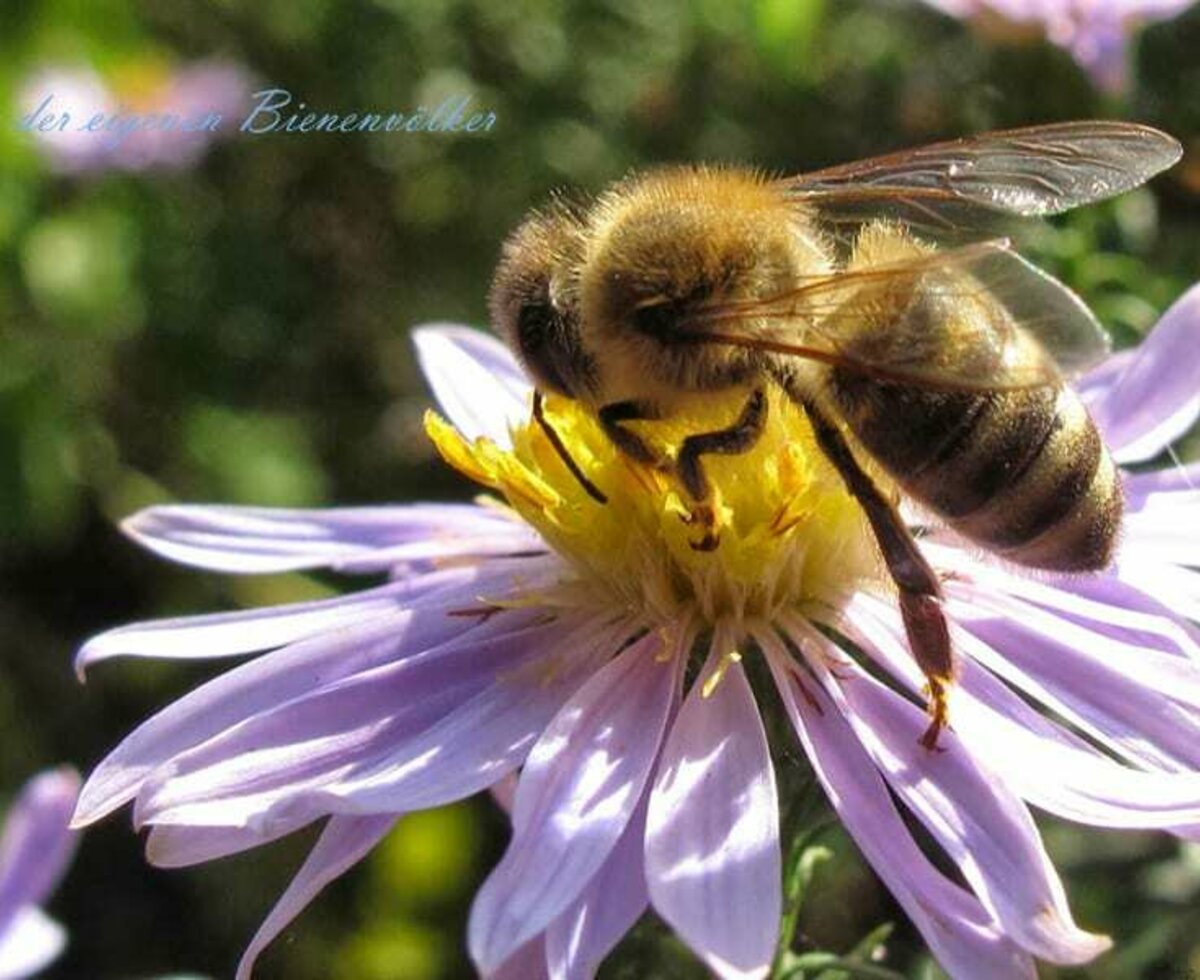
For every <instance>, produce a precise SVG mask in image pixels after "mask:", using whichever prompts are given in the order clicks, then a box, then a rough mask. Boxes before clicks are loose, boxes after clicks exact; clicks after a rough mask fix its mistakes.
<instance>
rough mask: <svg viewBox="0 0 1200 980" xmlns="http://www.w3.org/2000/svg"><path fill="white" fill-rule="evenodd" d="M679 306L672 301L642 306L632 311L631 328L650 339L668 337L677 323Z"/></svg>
mask: <svg viewBox="0 0 1200 980" xmlns="http://www.w3.org/2000/svg"><path fill="white" fill-rule="evenodd" d="M679 314H680V304H679V303H678V302H674V301H667V302H663V303H655V304H654V305H653V306H642V307H639V308H638V309H636V310H634V311H633V326H634V328H635V329H636V330H638V331H639V332H641V333H644V334H646V335H647V336H650V337H668V336H670V335H671V334H672V333H673V332H674V331H675V329H676V325H677V324H678V322H679Z"/></svg>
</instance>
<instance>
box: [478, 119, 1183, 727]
mask: <svg viewBox="0 0 1200 980" xmlns="http://www.w3.org/2000/svg"><path fill="white" fill-rule="evenodd" d="M1180 152H1181V151H1180V147H1179V144H1178V143H1177V142H1176V141H1175V140H1174V139H1172V138H1171V137H1170V136H1167V135H1166V134H1164V133H1161V132H1158V131H1157V130H1154V129H1150V128H1148V127H1145V126H1140V125H1135V124H1130V123H1122V122H1074V123H1063V124H1056V125H1046V126H1034V127H1028V128H1024V129H1014V130H1007V131H1002V132H993V133H986V134H983V135H977V136H971V137H967V138H964V139H959V140H953V141H949V142H944V143H936V144H933V145H930V146H925V147H921V148H918V149H911V150H907V151H903V152H899V153H894V154H890V155H886V156H882V157H876V158H872V159H868V160H862V161H858V162H855V163H850V164H846V165H842V166H836V167H831V168H829V169H825V170H819V171H816V172H812V173H807V174H801V175H799V176H793V177H787V178H783V179H773V178H769V177H767V176H764V175H762V174H760V173H757V172H753V171H750V170H744V169H737V168H708V167H686V168H672V169H663V170H658V171H652V172H649V173H645V174H640V175H635V176H632V177H629V178H627V179H625V180H623V181H620V182H619V183H617V184H615V185H614V186H612V187H611V188H609V189H608V190H607V191H605V192H604V193H603V194H601V195H600V196H599V197H598V198H597V199H596V200H595V201H594V202H592V203H591V204H590V205H586V206H584V205H578V204H570V203H567V202H564V201H555V202H553V203H552V204H551V205H550V206H549V207H547V208H545V209H543V210H539V211H536V212H534V213H533V214H532V215H531V216H530V217H528V218H527V219H526V221H525V222H524V223H523V224H522V225H521V226H520V227H518V228H517V230H516V231H515V232H514V233H513V234H512V236H511V237H510V238H509V240H508V242H507V243H506V244H505V246H504V249H503V253H502V256H501V259H500V262H499V265H498V268H497V271H496V275H495V279H494V282H493V286H492V290H491V294H490V299H489V306H490V314H491V321H492V326H493V328H494V329H495V330H496V331H497V332H498V333H499V334H500V335H501V336H502V337H504V338H505V339H506V340H507V342H508V343H509V345H510V346H511V347H512V349H513V351H514V352H515V353H516V355H517V356H518V358H519V359H520V360H521V362H522V363H523V364H524V366H525V368H526V369H527V371H528V373H529V374H530V376H531V377H532V378H533V379H534V382H535V385H536V388H537V389H538V390H537V393H535V396H534V417H535V419H537V420H538V422H539V423H540V424H541V425H542V427H543V428H544V429H545V430H546V433H547V435H548V436H549V437H550V440H551V442H552V443H553V444H554V446H555V448H556V450H557V451H558V453H559V455H560V456H561V457H562V458H563V460H564V462H565V463H566V464H567V466H568V467H569V468H570V469H571V472H572V473H573V474H574V475H575V477H576V479H578V480H579V481H580V483H581V484H582V485H583V486H584V488H585V489H586V490H587V492H588V493H589V494H590V495H591V496H592V497H593V498H594V499H595V500H596V501H597V502H599V503H603V502H605V500H606V498H605V495H604V493H603V488H601V487H597V486H595V485H594V484H593V483H592V482H591V481H590V480H589V479H588V477H587V476H586V475H585V474H583V473H582V471H581V470H580V469H579V467H578V466H577V465H576V464H575V463H574V461H573V460H572V459H571V458H570V454H569V453H568V452H567V451H566V450H565V448H564V446H563V444H562V442H561V440H560V439H558V437H557V435H556V434H555V432H554V430H553V428H552V427H551V426H550V425H549V423H548V422H547V420H546V418H545V415H544V413H543V412H542V408H541V405H542V401H541V398H542V396H541V392H547V391H548V392H555V393H557V394H559V395H562V396H566V397H568V398H571V399H575V400H577V401H579V402H581V403H583V404H584V405H586V406H587V407H589V408H590V409H591V410H593V411H594V413H595V415H596V417H597V418H598V420H599V423H600V425H601V426H602V428H603V430H604V432H605V433H606V434H607V436H608V437H609V438H610V439H611V441H612V442H613V443H614V445H615V446H616V447H617V448H618V449H619V450H620V451H621V452H622V453H624V454H626V455H627V456H628V457H630V458H632V459H633V460H636V461H637V462H639V463H642V464H645V465H648V466H653V467H657V468H660V469H662V470H665V471H668V472H670V473H672V474H673V475H674V476H675V478H676V479H677V480H678V482H679V484H680V485H681V486H682V488H683V489H684V490H685V491H686V494H687V496H688V497H689V498H690V500H691V503H692V515H691V520H692V521H694V522H695V523H696V525H697V526H698V528H699V529H700V530H699V536H698V538H697V539H696V540H695V541H694V542H693V547H694V548H697V549H699V550H711V549H715V548H717V547H718V546H719V543H720V541H719V535H718V532H717V529H716V524H715V518H714V516H713V507H712V499H713V492H712V488H711V485H710V482H709V480H708V478H707V476H706V474H705V469H704V464H703V457H705V456H707V455H711V454H738V453H743V452H746V451H747V450H749V449H750V448H751V447H752V446H753V445H754V443H755V441H756V439H757V438H758V437H759V435H760V434H761V432H762V430H763V426H764V422H765V420H766V415H767V412H768V406H769V404H770V400H769V398H768V389H769V388H771V387H772V386H774V387H775V388H777V389H779V390H780V391H782V392H783V393H784V395H785V396H786V397H787V398H790V399H792V400H793V401H794V402H795V403H796V404H797V405H799V406H800V407H801V408H802V409H803V411H804V412H805V414H806V415H807V418H808V420H809V422H810V423H811V425H812V428H813V432H814V435H815V437H816V442H817V445H818V446H819V447H820V449H821V450H822V452H823V453H824V454H825V455H826V456H827V457H828V459H829V460H830V462H831V463H832V464H833V466H834V467H835V468H836V469H837V471H838V472H839V473H840V475H841V477H842V479H843V481H844V482H845V485H846V487H847V489H848V491H849V492H850V494H852V495H853V497H854V498H855V499H856V500H857V501H858V503H859V504H860V505H861V507H862V509H863V511H864V513H865V515H866V517H867V519H868V522H869V524H870V526H871V528H872V531H873V533H874V536H875V538H876V540H877V542H878V545H879V550H880V552H881V554H882V557H883V560H884V563H885V564H886V567H887V569H888V572H889V574H890V576H891V578H892V579H893V580H894V582H895V584H896V587H897V591H898V594H899V606H900V611H901V614H902V618H903V621H904V625H905V629H906V633H907V637H908V642H909V646H910V648H911V650H912V653H913V655H914V657H915V659H916V662H917V663H918V665H919V666H920V668H921V670H922V671H923V673H924V674H925V676H926V679H927V682H928V691H929V710H930V714H931V716H932V720H931V723H930V726H929V729H928V730H927V731H926V733H925V735H924V736H923V739H922V741H923V743H924V744H925V745H926V746H927V747H929V748H933V747H934V746H935V745H936V740H937V734H938V732H939V731H940V729H941V728H942V727H943V726H944V725H945V723H946V694H947V686H948V685H949V683H950V682H951V680H952V678H953V676H954V656H953V651H952V648H951V642H950V638H949V631H948V628H947V625H946V620H945V618H944V614H943V612H942V608H941V596H942V592H941V588H940V584H939V580H938V577H937V574H936V573H935V572H934V570H933V569H932V568H931V567H930V565H929V563H928V562H927V561H926V560H925V558H924V557H923V555H922V554H921V551H920V548H919V547H918V545H917V542H916V541H915V540H914V537H913V534H912V532H911V531H910V529H909V527H908V525H907V523H906V522H905V521H904V520H903V519H902V518H901V515H900V512H899V509H898V500H897V499H896V496H895V494H892V493H888V492H885V491H884V490H882V489H881V488H880V487H879V486H877V484H876V482H875V480H873V479H872V478H871V477H870V475H869V474H868V472H867V471H866V470H865V469H864V468H863V465H862V463H861V460H862V459H863V458H864V457H865V458H868V459H869V460H870V461H872V463H873V464H874V466H875V467H877V468H878V469H880V470H882V471H883V472H884V473H886V474H887V475H888V476H890V477H891V478H892V480H894V482H895V486H896V487H897V488H899V491H900V492H901V493H902V494H904V495H907V497H909V498H910V499H911V500H912V501H913V502H915V503H916V504H917V505H919V506H920V507H921V508H922V509H923V510H924V511H925V512H926V513H928V514H931V515H934V516H935V517H936V518H937V519H939V520H940V521H942V522H944V523H945V524H946V525H948V526H949V527H950V528H951V529H953V531H955V532H957V533H958V534H959V535H961V536H962V537H964V538H965V539H967V540H968V541H970V542H972V543H974V544H975V545H978V546H980V547H982V548H985V549H987V550H988V551H990V552H993V553H995V554H998V555H1000V556H1001V557H1003V558H1004V559H1006V560H1008V561H1011V562H1014V563H1016V564H1019V565H1023V566H1027V567H1030V568H1034V569H1046V570H1053V571H1065V572H1084V571H1092V570H1099V569H1102V568H1104V567H1105V566H1106V565H1107V564H1108V563H1109V561H1110V558H1111V556H1112V553H1113V550H1114V547H1115V542H1116V540H1117V536H1118V531H1119V527H1120V522H1121V516H1122V511H1123V496H1122V490H1121V484H1120V480H1119V477H1118V474H1117V470H1116V467H1115V465H1114V463H1113V461H1112V458H1111V456H1110V455H1109V453H1108V451H1107V449H1106V448H1105V446H1104V443H1103V441H1102V439H1101V437H1100V435H1099V433H1098V431H1097V429H1096V426H1095V425H1094V424H1093V422H1092V420H1091V418H1090V417H1089V415H1088V412H1087V410H1086V408H1085V407H1084V405H1083V403H1082V402H1081V400H1080V399H1079V397H1078V395H1076V394H1075V392H1074V391H1073V390H1072V388H1071V387H1069V386H1068V385H1067V384H1066V381H1065V376H1069V375H1070V374H1071V373H1073V372H1077V371H1079V370H1082V369H1083V368H1085V367H1087V366H1088V365H1089V364H1091V363H1093V362H1094V361H1095V360H1096V359H1097V358H1098V357H1100V356H1102V355H1103V354H1104V353H1105V352H1106V351H1107V349H1108V342H1107V337H1106V335H1105V333H1104V331H1103V330H1102V328H1101V327H1100V325H1099V324H1098V323H1097V321H1096V319H1095V317H1094V316H1093V315H1092V314H1091V313H1090V312H1089V310H1088V309H1087V307H1086V306H1085V305H1084V304H1083V303H1082V301H1081V300H1079V298H1078V297H1077V296H1076V295H1075V294H1074V293H1072V292H1071V291H1070V290H1069V289H1068V288H1067V287H1066V286H1064V285H1063V284H1061V283H1059V282H1058V281H1057V280H1055V279H1053V278H1052V277H1050V276H1048V275H1046V274H1045V273H1043V272H1041V271H1039V270H1038V269H1036V268H1035V267H1034V266H1032V265H1030V264H1029V263H1027V262H1026V261H1025V260H1023V259H1022V258H1020V257H1019V256H1018V255H1017V254H1016V252H1015V251H1014V250H1013V249H1012V247H1011V245H1010V244H1009V242H1008V241H1007V239H1003V238H992V239H988V238H987V237H986V236H985V235H984V234H983V233H982V232H981V231H980V230H979V229H980V228H982V227H984V225H985V224H986V222H981V220H980V219H987V218H995V217H996V216H1000V215H1005V214H1008V215H1016V216H1039V215H1047V214H1056V213H1060V212H1063V211H1066V210H1068V209H1071V208H1074V207H1077V206H1079V205H1082V204H1086V203H1089V202H1092V201H1097V200H1101V199H1103V198H1106V197H1110V196H1114V195H1116V194H1120V193H1122V192H1124V191H1127V190H1129V189H1130V188H1133V187H1136V186H1138V185H1139V184H1142V183H1143V182H1145V181H1146V180H1148V179H1149V178H1150V177H1151V176H1153V175H1154V174H1156V173H1158V172H1159V171H1161V170H1163V169H1165V168H1167V167H1169V166H1170V165H1172V164H1173V163H1175V162H1176V161H1177V160H1178V159H1179V156H1180ZM718 390H736V391H742V392H744V393H745V400H744V402H743V403H742V408H741V410H740V413H739V414H738V417H737V418H735V419H731V420H730V424H729V425H728V426H726V427H724V428H720V429H717V430H715V431H711V432H697V433H694V434H691V435H688V436H687V437H686V438H684V439H683V440H682V441H681V443H680V445H679V446H678V449H677V451H676V453H675V454H674V456H673V457H672V458H670V459H668V458H665V457H664V456H663V454H662V453H661V452H659V451H656V450H655V448H654V447H652V446H651V445H650V444H649V443H647V442H646V441H645V440H644V439H643V438H641V437H640V436H639V435H638V434H636V433H635V432H634V431H632V430H631V429H630V428H628V427H627V423H629V422H632V421H637V420H644V419H659V418H666V417H669V416H671V414H672V413H673V412H674V411H676V410H677V408H678V407H679V405H680V404H681V401H682V399H683V398H684V397H686V396H688V395H694V394H695V393H696V392H703V391H718Z"/></svg>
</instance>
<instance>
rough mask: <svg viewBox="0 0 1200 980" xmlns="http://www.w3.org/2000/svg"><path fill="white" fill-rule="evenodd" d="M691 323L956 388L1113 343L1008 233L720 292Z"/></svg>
mask: <svg viewBox="0 0 1200 980" xmlns="http://www.w3.org/2000/svg"><path fill="white" fill-rule="evenodd" d="M681 330H682V332H683V335H682V337H681V338H680V339H682V340H684V341H686V342H691V343H713V344H728V345H730V346H734V347H743V348H751V349H755V350H762V351H767V352H772V353H778V354H786V355H791V356H796V357H801V358H808V359H811V360H817V361H822V362H825V363H828V364H833V365H837V366H839V367H842V368H846V369H848V370H854V371H860V372H862V373H864V374H867V375H870V376H872V377H876V378H879V379H880V380H887V381H897V382H909V383H913V384H920V385H922V386H925V387H945V388H947V389H964V388H965V389H972V390H984V389H989V390H994V389H997V388H1020V387H1029V386H1033V385H1040V384H1045V383H1047V382H1048V381H1051V380H1054V379H1056V377H1057V374H1058V372H1059V371H1062V372H1065V373H1067V374H1074V373H1077V372H1080V371H1083V370H1085V369H1086V368H1088V367H1090V366H1091V365H1093V364H1095V363H1096V362H1097V361H1098V360H1099V359H1101V358H1102V357H1104V356H1105V355H1106V354H1107V353H1108V351H1109V340H1108V336H1107V334H1105V332H1104V330H1103V328H1102V327H1101V326H1100V324H1099V322H1098V321H1097V320H1096V318H1095V316H1094V315H1093V314H1092V313H1091V311H1090V310H1089V309H1088V308H1087V306H1086V305H1085V304H1084V303H1083V301H1082V300H1081V299H1080V298H1079V297H1078V296H1077V295H1076V294H1075V293H1073V292H1072V291H1071V290H1070V289H1068V288H1067V287H1066V286H1065V285H1063V284H1062V283H1061V282H1059V281H1058V280H1057V279H1055V278H1054V277H1053V276H1050V275H1048V274H1047V273H1045V272H1043V271H1042V270H1040V269H1038V268H1037V267H1036V266H1033V265H1031V264H1030V263H1029V262H1027V261H1026V260H1025V259H1023V258H1022V257H1021V256H1020V255H1018V254H1017V253H1016V252H1014V251H1013V250H1012V249H1011V248H1010V247H1009V244H1008V242H1007V241H1006V240H998V241H991V242H980V243H976V244H973V245H967V246H963V247H961V248H957V249H948V250H943V251H936V252H931V253H929V254H925V255H921V256H917V257H914V258H910V259H905V260H903V261H899V262H891V263H887V264H881V265H876V266H872V267H870V268H865V269H859V270H854V271H849V272H837V273H833V274H830V275H823V276H819V277H818V276H814V277H811V278H807V279H805V280H803V281H801V282H800V283H798V284H797V286H796V288H795V289H792V290H789V291H788V292H787V293H783V294H779V295H777V296H773V297H770V298H769V299H765V300H753V301H745V302H729V301H723V302H719V303H714V304H712V305H711V306H709V307H706V308H705V307H701V308H700V309H698V310H697V311H696V312H695V313H694V314H692V315H690V316H689V317H688V318H687V319H686V320H685V321H684V322H683V323H682V324H681Z"/></svg>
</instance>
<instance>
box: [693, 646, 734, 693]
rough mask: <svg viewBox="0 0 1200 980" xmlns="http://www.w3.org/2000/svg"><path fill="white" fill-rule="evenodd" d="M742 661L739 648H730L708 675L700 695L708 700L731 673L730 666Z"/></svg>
mask: <svg viewBox="0 0 1200 980" xmlns="http://www.w3.org/2000/svg"><path fill="white" fill-rule="evenodd" d="M741 662H742V655H741V654H740V653H739V652H738V651H737V650H730V651H729V652H728V653H726V654H722V656H721V659H720V660H718V661H717V666H716V667H715V668H714V669H713V672H712V673H711V674H709V675H708V678H707V680H705V682H704V686H703V687H702V688H700V697H702V698H704V699H705V700H706V701H707V700H708V699H709V698H711V697H712V696H713V695H714V694H716V692H717V688H718V687H720V686H721V681H723V680H724V679H725V675H726V674H727V673H729V668H730V667H732V666H733V665H734V664H740V663H741Z"/></svg>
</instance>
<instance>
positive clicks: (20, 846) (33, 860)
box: [0, 768, 79, 980]
mask: <svg viewBox="0 0 1200 980" xmlns="http://www.w3.org/2000/svg"><path fill="white" fill-rule="evenodd" d="M78 795H79V776H78V774H77V773H76V772H75V771H74V770H73V769H65V768H64V769H54V770H51V771H49V772H44V773H42V774H41V775H39V776H36V777H34V778H33V779H32V780H30V781H29V782H28V783H26V784H25V787H24V789H22V790H21V794H20V795H19V796H18V797H17V799H16V801H15V802H14V804H13V806H12V809H11V810H9V812H8V816H7V819H6V820H5V823H4V831H3V835H2V836H0V980H19V978H21V977H29V976H33V974H35V973H37V972H38V971H39V970H41V969H43V968H44V967H46V966H47V965H49V963H50V962H51V961H52V960H54V958H55V957H57V956H58V954H59V953H60V952H62V949H63V946H64V945H66V941H67V937H66V934H65V933H64V931H63V928H62V926H60V925H59V924H58V923H57V922H54V921H53V920H52V919H50V918H49V917H48V916H47V915H46V914H45V913H44V912H43V911H42V910H41V909H40V908H39V906H40V905H41V904H42V903H43V902H44V901H45V900H46V898H47V897H49V895H50V893H51V892H52V891H53V890H54V887H55V885H57V884H58V880H59V879H60V878H61V877H62V875H63V873H64V872H65V871H66V869H67V865H68V863H69V862H70V860H71V855H72V854H73V853H74V851H75V838H76V835H75V834H74V833H72V832H71V831H70V830H69V829H68V822H69V821H70V818H71V811H72V810H74V809H75V801H76V798H77V797H78Z"/></svg>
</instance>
